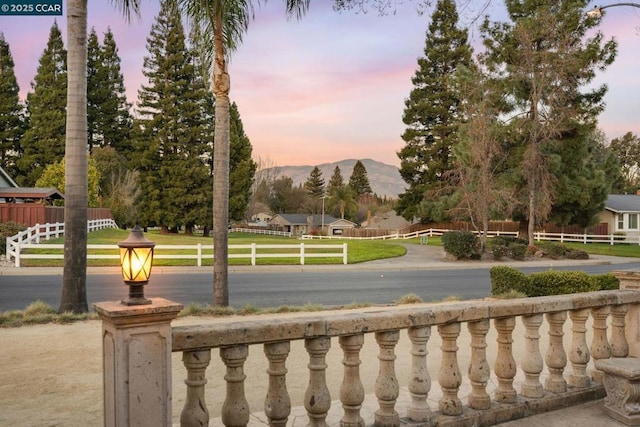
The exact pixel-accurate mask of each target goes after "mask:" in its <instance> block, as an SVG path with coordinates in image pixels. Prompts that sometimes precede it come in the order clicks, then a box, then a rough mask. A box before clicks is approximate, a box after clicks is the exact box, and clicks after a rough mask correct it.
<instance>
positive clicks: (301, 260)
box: [300, 243, 304, 265]
mask: <svg viewBox="0 0 640 427" xmlns="http://www.w3.org/2000/svg"><path fill="white" fill-rule="evenodd" d="M300 265H304V243H300Z"/></svg>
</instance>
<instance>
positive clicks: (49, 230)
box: [6, 218, 118, 267]
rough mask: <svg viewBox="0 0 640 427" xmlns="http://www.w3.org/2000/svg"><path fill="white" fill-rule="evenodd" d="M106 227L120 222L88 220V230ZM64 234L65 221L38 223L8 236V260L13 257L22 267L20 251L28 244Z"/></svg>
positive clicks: (116, 226)
mask: <svg viewBox="0 0 640 427" xmlns="http://www.w3.org/2000/svg"><path fill="white" fill-rule="evenodd" d="M104 228H118V224H116V222H115V221H114V220H113V219H111V218H107V219H92V220H89V221H87V231H88V232H92V231H96V230H102V229H104ZM63 235H64V222H56V223H52V224H50V223H47V224H36V225H34V226H33V227H29V228H27V229H26V230H24V231H21V232H20V233H18V234H16V235H14V236H11V237H7V240H6V254H7V255H6V256H7V261H11V260H12V259H13V260H14V262H15V263H16V267H20V251H21V248H24V247H25V246H26V245H38V244H39V243H41V242H43V241H45V240H49V239H52V238H54V239H55V238H58V237H60V236H63Z"/></svg>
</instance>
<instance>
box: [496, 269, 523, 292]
mask: <svg viewBox="0 0 640 427" xmlns="http://www.w3.org/2000/svg"><path fill="white" fill-rule="evenodd" d="M489 276H490V277H491V295H502V294H506V293H509V292H510V291H516V292H523V293H525V294H526V292H525V291H524V289H527V287H528V285H527V282H528V281H529V279H528V278H527V276H526V275H525V274H524V273H523V272H522V271H520V270H517V269H515V268H512V267H508V266H506V265H496V266H494V267H491V270H489Z"/></svg>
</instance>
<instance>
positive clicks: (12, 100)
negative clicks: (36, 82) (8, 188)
mask: <svg viewBox="0 0 640 427" xmlns="http://www.w3.org/2000/svg"><path fill="white" fill-rule="evenodd" d="M14 65H15V64H14V62H13V57H12V56H11V50H10V49H9V43H7V42H6V41H5V38H4V34H2V33H0V167H2V169H4V170H5V171H6V172H7V173H8V174H9V175H10V176H16V168H15V163H16V160H17V158H18V155H19V151H20V138H22V134H23V133H24V116H23V110H24V109H23V106H22V105H21V103H20V96H19V92H20V88H19V86H18V80H17V79H16V74H15V71H14Z"/></svg>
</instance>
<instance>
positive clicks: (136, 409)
mask: <svg viewBox="0 0 640 427" xmlns="http://www.w3.org/2000/svg"><path fill="white" fill-rule="evenodd" d="M93 308H94V309H95V311H96V313H98V315H99V316H100V318H101V319H102V352H103V378H104V380H103V389H104V425H105V426H106V427H111V426H118V427H128V426H140V425H154V426H171V425H172V417H171V397H172V396H171V321H172V320H173V319H175V318H176V316H177V315H178V313H179V312H180V310H182V305H180V304H177V303H174V302H172V301H168V300H165V299H162V298H151V304H148V305H139V306H126V305H123V304H121V303H120V302H101V303H97V304H94V306H93Z"/></svg>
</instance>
